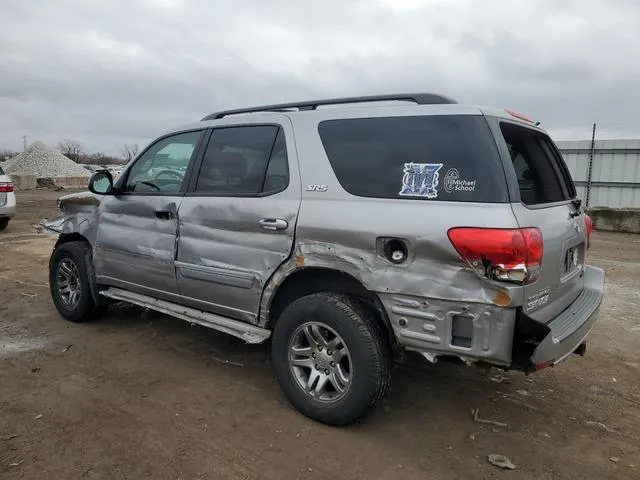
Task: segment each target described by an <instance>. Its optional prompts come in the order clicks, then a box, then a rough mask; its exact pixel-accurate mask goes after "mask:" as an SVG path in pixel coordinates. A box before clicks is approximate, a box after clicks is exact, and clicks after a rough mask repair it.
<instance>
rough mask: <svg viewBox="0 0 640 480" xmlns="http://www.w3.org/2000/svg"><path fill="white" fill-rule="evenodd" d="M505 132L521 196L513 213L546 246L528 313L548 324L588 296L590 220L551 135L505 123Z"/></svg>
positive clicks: (528, 296)
mask: <svg viewBox="0 0 640 480" xmlns="http://www.w3.org/2000/svg"><path fill="white" fill-rule="evenodd" d="M499 131H500V134H501V138H500V139H499V140H500V141H499V143H500V144H501V147H502V148H501V149H502V150H503V152H504V153H505V156H506V157H507V158H508V163H509V164H510V165H512V166H513V170H511V171H510V172H508V174H509V176H510V177H511V178H512V180H515V181H517V189H514V190H516V196H517V194H518V193H519V197H520V199H519V200H520V201H519V202H518V201H514V202H513V203H512V208H513V212H514V214H515V216H516V219H517V221H518V224H519V225H520V227H523V228H525V227H538V228H539V229H540V230H541V231H542V236H543V241H544V252H543V259H542V266H541V271H540V276H539V278H538V280H537V281H536V282H534V283H533V284H531V285H528V286H527V287H526V288H524V298H523V309H524V311H525V312H526V313H527V314H528V315H530V316H531V317H533V318H534V319H536V320H539V321H542V322H547V321H550V320H552V319H553V318H554V317H555V316H556V315H558V313H560V312H561V311H562V310H564V309H565V308H567V307H568V306H569V305H570V304H571V303H572V302H573V301H574V300H575V299H576V298H577V297H578V295H579V294H580V292H581V291H582V288H583V266H584V260H585V255H586V248H587V245H586V238H587V234H586V226H585V219H584V215H583V214H582V212H581V211H580V208H579V203H578V202H577V201H576V190H575V187H574V185H573V181H572V180H571V177H570V174H569V171H568V169H567V167H566V165H565V164H564V161H563V159H562V157H561V155H560V153H559V152H558V150H557V149H556V147H555V145H554V144H553V142H552V141H551V139H550V138H549V137H548V136H547V135H546V134H545V133H543V132H542V131H540V130H537V129H533V128H527V127H526V126H523V125H521V124H516V123H511V122H508V121H502V120H500V121H499ZM509 169H510V167H509ZM509 169H508V170H509ZM513 177H515V178H513Z"/></svg>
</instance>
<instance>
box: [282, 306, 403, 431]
mask: <svg viewBox="0 0 640 480" xmlns="http://www.w3.org/2000/svg"><path fill="white" fill-rule="evenodd" d="M271 356H272V362H273V366H274V369H275V372H276V377H277V379H278V382H279V383H280V386H281V387H282V389H283V390H284V393H285V395H286V396H287V398H288V399H289V401H290V402H291V404H292V405H293V406H294V407H295V408H296V409H298V410H299V411H300V412H301V413H303V414H304V415H306V416H307V417H309V418H312V419H313V420H316V421H318V422H321V423H325V424H328V425H335V426H338V425H347V424H350V423H353V422H355V421H356V420H358V419H360V418H362V417H364V416H365V415H366V414H367V412H368V411H369V409H370V408H373V407H375V406H376V405H377V403H378V402H379V401H380V400H381V399H382V397H383V396H384V395H385V394H386V392H387V390H388V388H389V382H390V377H391V363H392V358H391V354H390V348H389V344H388V340H387V338H386V336H385V335H384V332H383V329H382V327H381V325H380V323H379V321H378V319H377V318H376V317H375V316H374V314H373V313H372V312H370V311H368V310H367V309H365V308H363V307H362V305H361V304H360V303H359V302H357V301H353V300H352V299H350V298H349V297H348V296H346V295H340V294H332V293H317V294H313V295H308V296H305V297H302V298H299V299H297V300H296V301H294V302H293V303H291V304H290V305H289V306H288V307H287V308H285V310H284V311H283V312H282V315H281V316H280V318H279V319H278V322H277V324H276V326H275V330H274V333H273V341H272V348H271Z"/></svg>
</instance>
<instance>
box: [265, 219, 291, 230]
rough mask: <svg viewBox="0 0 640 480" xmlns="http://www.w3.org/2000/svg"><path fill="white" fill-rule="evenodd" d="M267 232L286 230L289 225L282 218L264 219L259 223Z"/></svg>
mask: <svg viewBox="0 0 640 480" xmlns="http://www.w3.org/2000/svg"><path fill="white" fill-rule="evenodd" d="M258 223H259V224H260V227H262V228H264V229H265V230H285V229H286V228H287V227H288V226H289V223H288V222H287V221H286V220H283V219H281V218H263V219H262V220H260V221H259V222H258Z"/></svg>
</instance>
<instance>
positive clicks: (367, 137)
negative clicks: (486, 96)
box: [319, 115, 508, 202]
mask: <svg viewBox="0 0 640 480" xmlns="http://www.w3.org/2000/svg"><path fill="white" fill-rule="evenodd" d="M319 132H320V137H321V139H322V143H323V145H324V148H325V151H326V152H327V156H328V157H329V161H330V162H331V166H332V168H333V170H334V172H335V174H336V176H337V178H338V181H339V182H340V184H341V185H342V187H343V188H344V189H345V190H346V191H348V192H349V193H351V194H353V195H359V196H363V197H377V198H405V199H431V200H447V201H462V202H506V201H508V196H507V191H506V190H507V189H506V180H505V176H504V171H503V169H502V164H501V162H500V157H499V155H498V151H497V148H496V146H495V143H494V140H493V137H492V135H491V132H490V130H489V127H488V125H487V123H486V121H485V119H484V118H483V117H480V116H470V115H459V116H455V115H454V116H452V115H449V116H424V117H386V118H359V119H347V120H329V121H325V122H322V123H320V126H319Z"/></svg>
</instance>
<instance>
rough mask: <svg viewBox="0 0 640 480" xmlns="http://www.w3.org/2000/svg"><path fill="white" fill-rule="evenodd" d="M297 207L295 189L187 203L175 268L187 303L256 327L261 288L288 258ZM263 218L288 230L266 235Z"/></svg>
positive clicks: (182, 210)
mask: <svg viewBox="0 0 640 480" xmlns="http://www.w3.org/2000/svg"><path fill="white" fill-rule="evenodd" d="M299 205H300V196H299V188H298V185H296V186H295V187H294V188H291V189H290V190H287V191H284V192H281V193H279V194H276V195H273V196H272V197H268V198H223V197H186V198H185V199H184V200H183V202H182V205H181V206H180V239H179V242H178V263H177V272H178V282H179V285H180V291H181V292H182V294H183V295H184V297H185V300H186V302H185V303H186V304H188V305H190V306H193V307H197V308H202V309H204V310H207V311H211V312H213V313H218V314H222V315H228V316H230V317H232V318H239V319H243V320H246V321H249V322H253V323H257V322H256V318H257V316H258V308H259V305H260V296H261V294H262V290H263V288H264V285H265V284H266V282H267V281H268V280H269V277H270V276H271V275H272V274H273V273H274V272H275V271H276V269H277V268H278V267H279V266H280V264H281V263H282V262H283V261H284V260H286V259H287V258H288V257H289V255H290V253H291V247H292V245H293V237H294V232H295V225H296V217H297V214H298V208H299ZM264 218H279V219H283V220H284V221H286V222H287V224H288V226H287V228H286V229H285V230H278V231H270V230H265V229H264V228H262V227H261V226H260V223H259V222H260V220H261V219H264Z"/></svg>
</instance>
